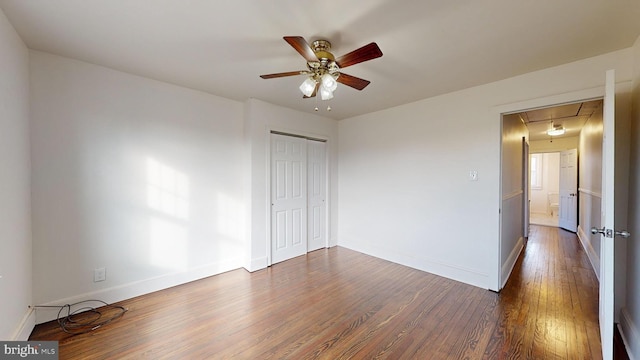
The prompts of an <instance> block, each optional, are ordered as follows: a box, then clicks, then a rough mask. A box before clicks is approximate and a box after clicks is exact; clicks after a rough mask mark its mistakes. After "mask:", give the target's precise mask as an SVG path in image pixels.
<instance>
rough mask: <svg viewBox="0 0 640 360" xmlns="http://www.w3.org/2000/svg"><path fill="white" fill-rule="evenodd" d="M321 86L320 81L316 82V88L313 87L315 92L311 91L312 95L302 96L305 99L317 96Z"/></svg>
mask: <svg viewBox="0 0 640 360" xmlns="http://www.w3.org/2000/svg"><path fill="white" fill-rule="evenodd" d="M319 87H320V83H317V84H316V88H315V89H313V92H312V93H311V96H307V95H303V96H302V98H303V99H310V98H312V97H315V96H316V94H317V93H318V88H319Z"/></svg>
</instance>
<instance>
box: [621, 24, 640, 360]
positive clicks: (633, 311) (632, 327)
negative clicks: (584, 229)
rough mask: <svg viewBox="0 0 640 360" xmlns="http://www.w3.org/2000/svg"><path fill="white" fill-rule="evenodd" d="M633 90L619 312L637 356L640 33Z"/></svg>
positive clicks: (639, 355)
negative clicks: (624, 266) (628, 234)
mask: <svg viewBox="0 0 640 360" xmlns="http://www.w3.org/2000/svg"><path fill="white" fill-rule="evenodd" d="M633 65H634V72H633V92H632V116H631V119H632V120H631V131H630V132H629V133H630V134H631V139H630V143H631V159H630V172H629V173H630V179H629V196H628V199H629V216H628V220H629V222H628V230H629V232H631V237H630V238H629V239H628V241H627V271H626V274H627V283H626V285H627V286H626V290H627V292H626V299H625V300H626V301H625V303H626V304H625V307H623V308H622V312H621V315H620V324H621V327H622V333H623V336H624V337H625V338H626V340H627V343H628V344H629V349H628V350H629V352H630V353H631V355H632V356H633V358H635V359H640V241H639V240H638V239H640V37H639V38H638V39H637V40H636V43H635V45H634V46H633Z"/></svg>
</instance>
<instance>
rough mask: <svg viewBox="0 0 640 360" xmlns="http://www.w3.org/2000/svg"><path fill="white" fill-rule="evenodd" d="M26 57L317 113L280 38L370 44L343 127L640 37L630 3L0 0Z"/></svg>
mask: <svg viewBox="0 0 640 360" xmlns="http://www.w3.org/2000/svg"><path fill="white" fill-rule="evenodd" d="M0 8H1V9H2V10H3V11H4V13H5V14H6V16H7V17H8V18H9V21H10V22H11V23H12V24H13V25H14V27H15V28H16V30H17V31H18V33H19V34H20V36H21V37H22V39H23V40H24V41H25V43H26V44H27V46H28V47H29V48H31V49H36V50H41V51H46V52H50V53H53V54H59V55H62V56H67V57H71V58H75V59H79V60H84V61H87V62H90V63H94V64H99V65H103V66H107V67H110V68H113V69H117V70H121V71H125V72H129V73H132V74H137V75H142V76H145V77H149V78H152V79H157V80H162V81H166V82H169V83H173V84H177V85H181V86H185V87H189V88H192V89H197V90H202V91H206V92H208V93H211V94H215V95H219V96H222V97H226V98H230V99H235V100H239V101H244V100H246V99H248V98H257V99H261V100H264V101H267V102H270V103H273V104H278V105H282V106H286V107H289V108H293V109H298V110H301V111H308V112H313V108H314V107H315V102H316V101H315V100H314V99H302V96H301V94H300V92H299V90H298V85H299V84H300V83H301V82H302V80H303V79H304V78H303V77H287V78H278V79H269V80H263V79H261V78H259V75H261V74H269V73H276V72H285V71H294V70H303V69H305V60H304V59H303V58H302V57H301V56H300V55H299V54H298V53H297V52H296V51H295V50H294V49H293V48H292V47H291V46H289V45H288V44H287V43H286V42H285V41H284V40H283V39H282V37H283V36H303V37H304V38H306V39H307V41H312V40H315V39H318V38H325V39H327V40H329V41H331V43H332V44H333V49H332V52H333V53H334V54H335V55H336V56H340V55H343V54H345V53H347V52H349V51H351V50H354V49H356V48H358V47H360V46H362V45H365V44H367V43H369V42H376V43H377V44H378V45H379V46H380V48H381V50H382V52H383V53H384V56H383V57H382V58H379V59H375V60H371V61H368V62H365V63H361V64H357V65H354V66H352V67H349V68H348V69H347V70H346V71H345V72H346V73H348V74H350V75H354V76H357V77H361V78H364V79H367V80H370V81H371V85H369V86H368V87H367V88H366V89H364V90H363V91H361V92H359V91H356V90H354V89H351V88H349V87H346V86H343V85H340V86H339V88H338V90H337V91H336V92H335V98H334V99H333V100H331V101H330V102H328V104H329V105H331V107H332V108H333V110H332V111H331V112H326V110H324V107H325V106H324V105H326V104H327V102H321V104H320V105H319V106H320V108H321V111H320V114H321V115H324V116H328V117H332V118H335V119H343V118H347V117H351V116H355V115H359V114H364V113H368V112H372V111H376V110H381V109H384V108H388V107H393V106H397V105H401V104H405V103H408V102H412V101H416V100H419V99H424V98H427V97H431V96H434V95H439V94H443V93H447V92H451V91H455V90H459V89H463V88H467V87H470V86H475V85H480V84H484V83H488V82H492V81H497V80H500V79H505V78H508V77H512V76H515V75H519V74H523V73H526V72H530V71H534V70H539V69H542V68H546V67H550V66H555V65H559V64H563V63H567V62H571V61H575V60H579V59H583V58H587V57H591V56H595V55H599V54H603V53H606V52H610V51H613V50H618V49H622V48H627V47H630V46H632V45H633V42H634V41H635V40H636V38H637V37H638V36H639V35H640V20H639V19H640V1H637V0H562V1H558V0H536V1H524V0H520V1H517V0H516V1H514V0H486V1H473V0H459V1H448V0H415V1H397V0H395V1H394V0H368V1H345V0H342V1H337V0H324V1H302V0H290V1H285V0H281V1H278V0H273V1H265V0H215V1H214V0H0Z"/></svg>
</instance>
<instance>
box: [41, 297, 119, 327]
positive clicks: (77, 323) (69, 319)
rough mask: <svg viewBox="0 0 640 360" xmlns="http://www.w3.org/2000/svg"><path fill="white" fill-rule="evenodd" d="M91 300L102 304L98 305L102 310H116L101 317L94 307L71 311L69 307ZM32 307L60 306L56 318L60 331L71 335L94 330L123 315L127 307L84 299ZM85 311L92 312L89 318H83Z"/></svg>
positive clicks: (85, 315) (90, 301)
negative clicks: (105, 317) (65, 312)
mask: <svg viewBox="0 0 640 360" xmlns="http://www.w3.org/2000/svg"><path fill="white" fill-rule="evenodd" d="M92 302H97V303H101V304H102V305H101V306H100V308H103V310H104V308H109V309H117V310H118V312H117V313H116V314H115V315H113V316H111V317H109V318H107V319H103V314H102V313H101V312H100V311H99V310H98V309H97V308H95V307H91V306H84V307H81V308H79V309H76V310H74V311H71V308H72V307H74V306H77V305H81V304H87V303H92ZM34 307H36V308H60V310H59V311H58V319H57V320H58V325H60V328H61V329H62V331H64V332H66V333H67V334H71V335H80V334H86V333H88V332H91V331H93V330H96V329H98V328H100V327H102V326H104V325H106V324H108V323H110V322H112V321H113V320H115V319H118V318H120V317H122V315H124V313H125V312H127V309H126V308H124V307H122V306H118V305H111V304H108V303H106V302H104V301H102V300H85V301H79V302H77V303H73V304H66V305H62V306H51V305H36V306H34ZM65 309H66V311H67V314H66V315H65V316H62V313H63V311H64V310H65ZM87 312H90V313H93V316H91V317H90V318H89V319H85V318H86V317H87V314H86V313H87ZM80 315H82V318H83V319H82V320H81V319H80Z"/></svg>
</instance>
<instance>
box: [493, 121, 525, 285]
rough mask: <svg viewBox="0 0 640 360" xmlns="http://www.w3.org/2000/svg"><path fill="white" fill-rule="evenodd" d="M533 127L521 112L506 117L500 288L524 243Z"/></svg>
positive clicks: (503, 157) (504, 122)
mask: <svg viewBox="0 0 640 360" xmlns="http://www.w3.org/2000/svg"><path fill="white" fill-rule="evenodd" d="M523 138H524V139H525V141H527V140H528V138H529V130H527V127H526V126H525V124H524V123H523V122H522V120H521V119H520V117H519V116H517V115H505V116H504V117H503V118H502V146H501V157H502V161H501V168H500V174H501V194H500V195H501V199H502V204H501V205H500V213H501V217H500V240H501V241H500V265H501V273H500V279H501V280H500V288H502V287H504V285H505V283H506V281H507V280H508V279H509V275H510V274H511V270H513V266H514V265H515V263H516V260H517V259H518V255H520V252H521V251H522V248H523V246H524V234H523V229H524V198H525V196H524V190H525V186H524V181H525V179H524V157H523V156H524V151H523V150H524V148H523Z"/></svg>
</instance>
